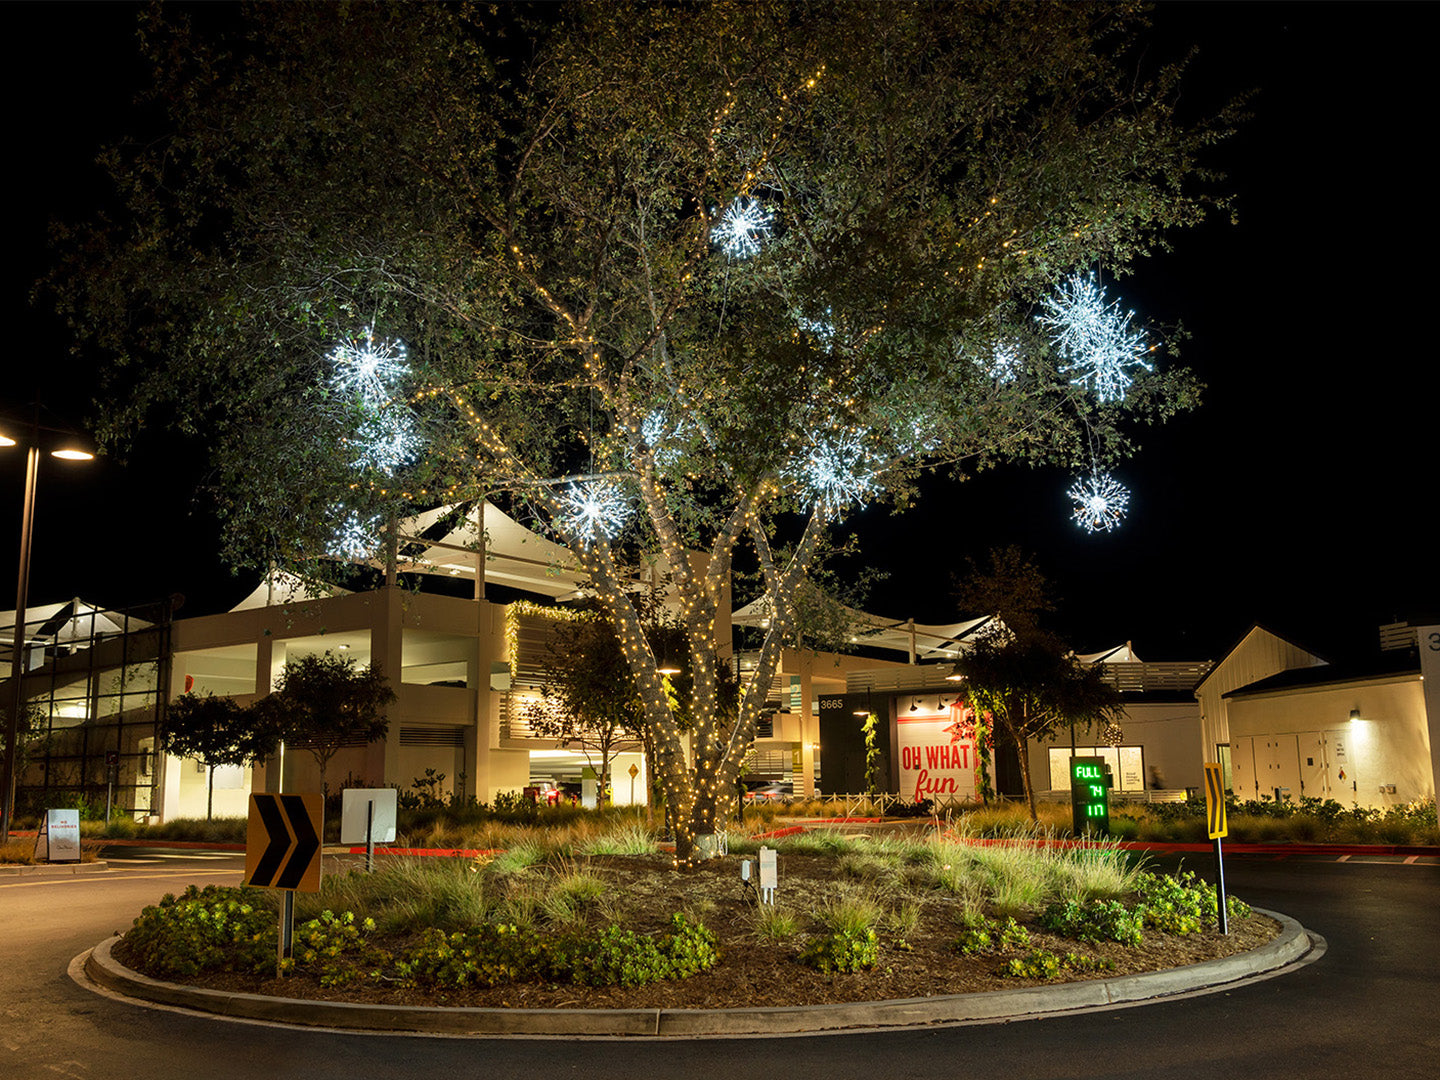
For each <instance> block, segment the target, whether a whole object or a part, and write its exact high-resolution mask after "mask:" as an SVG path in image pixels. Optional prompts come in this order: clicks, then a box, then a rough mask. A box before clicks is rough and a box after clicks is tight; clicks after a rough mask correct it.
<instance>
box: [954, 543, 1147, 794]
mask: <svg viewBox="0 0 1440 1080" xmlns="http://www.w3.org/2000/svg"><path fill="white" fill-rule="evenodd" d="M957 599H958V600H959V601H960V603H961V605H962V608H968V609H969V610H972V611H984V612H987V613H991V614H994V615H995V616H996V617H997V618H996V621H995V622H994V623H992V624H990V625H989V626H988V627H985V628H983V629H982V631H981V633H980V635H979V637H978V639H977V641H976V644H975V646H974V647H973V648H972V650H971V651H970V652H968V653H966V654H964V655H963V656H961V657H960V659H959V660H957V661H956V662H955V673H956V674H957V675H960V676H963V681H962V682H961V683H960V684H959V693H960V697H961V699H962V700H963V701H964V702H965V704H966V706H967V707H969V708H970V710H971V711H972V712H974V713H975V714H976V716H977V731H978V729H979V728H980V726H981V725H983V724H986V723H988V724H989V725H990V727H991V728H992V729H993V730H994V731H998V732H999V733H1000V734H1001V735H1003V736H1005V737H1006V738H1008V739H1010V740H1011V741H1013V742H1014V744H1015V747H1016V752H1017V753H1018V754H1019V757H1020V775H1021V781H1022V783H1023V784H1024V787H1025V800H1026V803H1027V804H1028V806H1029V808H1030V820H1032V821H1036V820H1038V816H1037V813H1036V808H1035V792H1034V791H1033V789H1032V788H1031V784H1030V744H1029V740H1031V739H1043V738H1047V737H1049V736H1051V735H1053V734H1054V733H1055V732H1056V730H1058V729H1059V728H1060V727H1061V726H1062V725H1065V724H1068V725H1070V727H1071V730H1072V732H1073V730H1074V725H1076V724H1084V725H1086V726H1091V725H1094V724H1099V723H1118V722H1119V720H1120V719H1121V718H1122V717H1123V716H1124V714H1125V706H1124V699H1123V698H1122V697H1121V695H1120V691H1118V690H1116V689H1115V688H1114V687H1113V686H1111V685H1110V684H1109V683H1107V682H1105V680H1104V679H1103V678H1102V676H1101V672H1100V669H1099V668H1098V667H1094V666H1091V667H1087V666H1085V665H1084V664H1082V663H1080V662H1079V661H1078V660H1077V659H1076V658H1075V654H1074V652H1073V651H1071V650H1070V649H1069V648H1067V647H1066V645H1065V644H1064V643H1063V642H1062V641H1061V640H1060V638H1059V637H1057V636H1056V635H1055V634H1053V633H1051V632H1050V631H1049V630H1047V629H1046V628H1045V627H1044V626H1042V625H1041V616H1042V615H1043V614H1048V613H1051V612H1053V611H1055V609H1056V602H1055V598H1054V596H1053V595H1052V593H1051V589H1050V583H1049V582H1048V581H1047V580H1046V578H1045V575H1044V574H1043V573H1042V572H1041V570H1040V567H1039V566H1038V565H1037V564H1036V563H1035V560H1034V559H1033V558H1031V557H1030V556H1029V555H1027V554H1025V552H1023V551H1021V550H1020V548H1018V547H1014V546H1010V547H1004V548H992V549H991V550H990V552H989V555H988V558H987V564H986V565H985V566H983V567H982V566H981V565H979V564H978V563H976V562H975V561H974V560H973V559H972V560H969V561H968V563H967V572H966V575H965V577H964V578H963V579H961V581H960V582H959V588H958V590H957Z"/></svg>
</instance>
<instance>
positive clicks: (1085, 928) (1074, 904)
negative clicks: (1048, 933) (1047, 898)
mask: <svg viewBox="0 0 1440 1080" xmlns="http://www.w3.org/2000/svg"><path fill="white" fill-rule="evenodd" d="M1040 925H1041V926H1043V927H1044V928H1045V929H1046V930H1052V931H1054V932H1055V933H1057V934H1060V935H1062V936H1064V937H1068V938H1074V939H1075V940H1076V941H1088V942H1092V943H1098V942H1101V941H1118V942H1119V943H1120V944H1122V945H1139V944H1140V942H1141V940H1142V938H1141V932H1140V927H1141V925H1142V919H1141V913H1140V912H1139V911H1137V910H1132V909H1130V908H1127V907H1126V906H1125V905H1124V904H1122V903H1121V902H1120V901H1118V900H1088V901H1085V902H1084V903H1082V902H1080V901H1078V900H1064V901H1061V902H1060V903H1055V904H1051V905H1050V906H1049V907H1047V908H1046V909H1045V910H1044V911H1043V912H1042V913H1041V914H1040Z"/></svg>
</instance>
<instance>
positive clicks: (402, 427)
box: [354, 404, 421, 476]
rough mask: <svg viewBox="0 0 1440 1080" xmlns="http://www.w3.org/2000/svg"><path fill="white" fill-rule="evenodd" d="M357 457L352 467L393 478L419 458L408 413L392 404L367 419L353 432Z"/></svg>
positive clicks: (413, 426)
mask: <svg viewBox="0 0 1440 1080" xmlns="http://www.w3.org/2000/svg"><path fill="white" fill-rule="evenodd" d="M356 443H357V444H358V446H359V450H360V452H359V454H358V455H357V456H356V458H355V461H354V465H355V467H356V468H360V469H375V470H377V471H379V472H382V473H384V474H385V475H386V476H394V475H395V474H396V473H397V472H398V471H399V470H400V469H402V468H404V467H405V466H406V465H408V464H410V463H411V462H412V461H414V460H415V459H416V458H417V457H418V456H419V455H420V444H421V439H420V433H419V432H418V431H416V429H415V419H414V417H413V416H411V415H410V413H409V411H407V410H405V409H403V408H399V407H397V406H395V405H393V404H392V405H391V406H390V407H388V408H385V409H382V410H381V411H380V412H378V413H375V414H372V415H370V416H367V417H366V418H365V419H364V420H363V421H361V423H360V430H359V431H357V432H356Z"/></svg>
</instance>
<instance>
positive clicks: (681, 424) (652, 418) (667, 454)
mask: <svg viewBox="0 0 1440 1080" xmlns="http://www.w3.org/2000/svg"><path fill="white" fill-rule="evenodd" d="M684 430H685V421H684V420H677V421H672V420H671V419H670V418H669V417H668V416H666V415H665V413H664V411H663V410H661V409H656V410H655V411H654V412H652V413H651V414H650V415H649V416H647V417H645V420H644V422H643V423H642V424H641V425H640V437H641V438H642V439H644V440H645V445H646V446H648V447H650V454H651V456H652V457H653V458H654V459H655V465H656V466H657V467H658V468H661V469H668V468H670V467H671V466H672V465H674V464H675V463H676V462H677V461H679V460H680V454H681V449H680V447H679V446H678V445H676V444H677V443H678V442H679V440H680V436H681V434H682V433H683V432H684Z"/></svg>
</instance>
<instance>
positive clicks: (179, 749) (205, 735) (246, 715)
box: [155, 693, 278, 821]
mask: <svg viewBox="0 0 1440 1080" xmlns="http://www.w3.org/2000/svg"><path fill="white" fill-rule="evenodd" d="M155 741H156V742H157V743H159V745H160V749H161V750H163V751H164V752H165V753H167V754H174V755H176V756H177V757H187V758H194V759H195V760H196V761H198V762H200V764H202V765H204V766H205V770H206V773H207V776H206V793H205V818H206V820H207V821H208V820H209V819H210V818H211V817H212V816H213V814H214V805H215V768H216V766H219V765H240V766H245V765H253V764H255V763H256V762H257V761H263V760H264V759H265V758H267V757H269V756H270V755H271V754H272V753H274V752H275V747H276V746H277V744H278V740H277V738H276V737H275V734H274V732H273V731H270V730H268V729H267V728H266V727H265V726H264V725H257V723H256V716H255V714H254V713H253V712H252V711H251V710H249V709H245V708H242V707H241V706H240V705H239V704H238V703H237V702H236V701H235V699H234V698H228V697H216V696H215V695H214V694H204V695H201V694H194V693H189V694H183V695H181V696H180V697H178V698H176V699H175V700H174V701H172V702H171V703H170V704H169V705H168V706H167V707H166V709H165V717H164V719H163V720H162V721H161V722H160V726H159V729H158V730H157V731H156V735H155Z"/></svg>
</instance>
